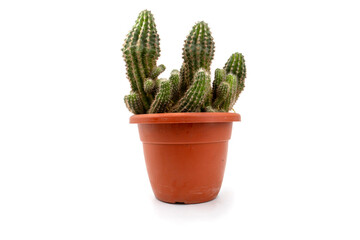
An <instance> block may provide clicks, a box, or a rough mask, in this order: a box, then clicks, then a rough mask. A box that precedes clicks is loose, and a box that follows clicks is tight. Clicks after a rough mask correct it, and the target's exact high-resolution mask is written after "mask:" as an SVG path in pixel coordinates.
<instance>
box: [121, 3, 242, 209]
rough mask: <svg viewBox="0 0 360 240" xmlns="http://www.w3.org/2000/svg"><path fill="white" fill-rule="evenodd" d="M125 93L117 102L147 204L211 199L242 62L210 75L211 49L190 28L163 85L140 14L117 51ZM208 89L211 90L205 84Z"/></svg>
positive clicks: (151, 26)
mask: <svg viewBox="0 0 360 240" xmlns="http://www.w3.org/2000/svg"><path fill="white" fill-rule="evenodd" d="M122 52H123V57H124V60H125V64H126V74H127V78H128V80H129V82H130V87H131V92H130V94H129V95H126V96H125V97H124V101H125V104H126V107H127V108H128V109H129V111H130V112H132V113H133V114H134V115H133V116H132V117H131V118H130V123H137V124H138V128H139V133H140V138H141V141H142V142H143V148H144V154H145V161H146V166H147V171H148V174H149V179H150V182H151V186H152V188H153V191H154V194H155V196H156V197H157V198H158V199H159V200H161V201H164V202H169V203H201V202H206V201H210V200H212V199H214V198H215V197H216V196H217V195H218V193H219V190H220V187H221V184H222V179H223V175H224V169H225V163H226V156H227V146H228V141H229V139H230V136H231V129H232V122H234V121H240V115H239V114H237V113H229V111H230V110H232V109H233V106H234V104H235V103H236V101H237V100H238V98H239V95H240V93H241V92H242V91H243V89H244V87H245V84H244V83H245V78H246V66H245V60H244V56H243V55H242V54H241V53H238V52H236V53H234V54H232V55H231V56H230V58H229V59H228V60H227V61H226V63H225V66H224V67H223V68H218V69H216V70H215V73H214V79H213V81H211V73H210V67H211V62H212V60H213V58H214V52H215V43H214V39H213V37H212V36H211V32H210V28H209V26H208V24H207V23H205V22H203V21H201V22H198V23H196V24H195V25H194V26H193V27H192V29H191V31H190V33H189V35H188V36H187V37H186V39H185V43H184V47H183V54H182V58H183V62H182V65H181V67H180V70H176V69H175V70H172V71H171V74H170V76H169V78H163V77H160V75H161V73H163V72H164V71H165V66H164V65H163V64H159V65H158V64H157V60H158V58H159V57H160V38H159V35H158V33H157V30H156V24H155V21H154V17H153V15H152V13H151V12H150V11H148V10H144V11H142V12H141V13H140V14H139V17H138V19H137V20H136V22H135V25H134V26H133V28H132V29H131V31H130V32H129V34H128V35H127V37H126V39H125V43H124V45H123V48H122ZM211 82H212V83H211Z"/></svg>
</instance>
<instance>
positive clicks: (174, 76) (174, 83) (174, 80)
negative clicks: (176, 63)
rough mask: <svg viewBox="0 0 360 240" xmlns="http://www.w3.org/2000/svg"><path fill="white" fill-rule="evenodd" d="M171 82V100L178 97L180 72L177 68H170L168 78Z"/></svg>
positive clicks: (174, 100)
mask: <svg viewBox="0 0 360 240" xmlns="http://www.w3.org/2000/svg"><path fill="white" fill-rule="evenodd" d="M169 81H170V84H171V94H172V100H173V102H177V101H178V100H179V98H180V73H179V71H178V70H172V71H171V74H170V78H169Z"/></svg>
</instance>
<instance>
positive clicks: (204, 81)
mask: <svg viewBox="0 0 360 240" xmlns="http://www.w3.org/2000/svg"><path fill="white" fill-rule="evenodd" d="M210 92H211V79H210V75H209V73H208V72H207V71H206V70H204V69H200V70H199V71H198V72H197V73H196V75H195V80H194V82H193V84H192V85H191V86H190V87H189V89H188V90H187V91H186V93H185V95H184V96H183V97H182V98H181V99H180V100H179V102H178V103H177V104H176V106H175V107H174V108H173V109H172V110H173V112H195V111H200V109H201V107H202V106H203V104H204V102H205V100H206V98H207V97H208V95H209V94H210Z"/></svg>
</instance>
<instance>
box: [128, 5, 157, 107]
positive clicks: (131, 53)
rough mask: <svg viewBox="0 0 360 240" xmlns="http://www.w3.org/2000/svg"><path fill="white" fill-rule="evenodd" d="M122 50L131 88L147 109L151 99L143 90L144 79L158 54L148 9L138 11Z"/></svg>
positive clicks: (154, 64) (155, 31)
mask: <svg viewBox="0 0 360 240" xmlns="http://www.w3.org/2000/svg"><path fill="white" fill-rule="evenodd" d="M122 52H123V57H124V60H125V63H126V72H127V77H128V79H129V81H130V83H131V89H132V91H133V92H136V93H138V95H139V97H140V99H141V101H142V103H143V106H144V108H145V109H146V110H147V109H148V108H149V107H150V100H151V99H149V98H148V96H147V94H146V92H145V91H144V81H145V79H147V78H149V77H150V75H151V71H152V70H153V69H154V67H155V66H156V61H157V59H158V58H159V56H160V38H159V35H158V34H157V30H156V25H155V22H154V17H153V15H152V14H151V12H150V11H147V10H144V11H142V12H140V14H139V16H138V19H137V20H136V22H135V25H134V27H133V28H132V30H131V31H130V32H129V34H128V35H127V37H126V39H125V43H124V46H123V48H122Z"/></svg>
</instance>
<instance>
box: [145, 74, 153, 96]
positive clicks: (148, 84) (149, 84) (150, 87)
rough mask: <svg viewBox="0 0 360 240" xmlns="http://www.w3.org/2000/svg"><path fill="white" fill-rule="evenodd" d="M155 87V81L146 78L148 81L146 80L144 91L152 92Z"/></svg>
mask: <svg viewBox="0 0 360 240" xmlns="http://www.w3.org/2000/svg"><path fill="white" fill-rule="evenodd" d="M154 89H155V81H154V80H152V79H151V78H148V79H146V81H145V82H144V91H145V92H146V93H147V94H151V93H152V92H153V91H154Z"/></svg>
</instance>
